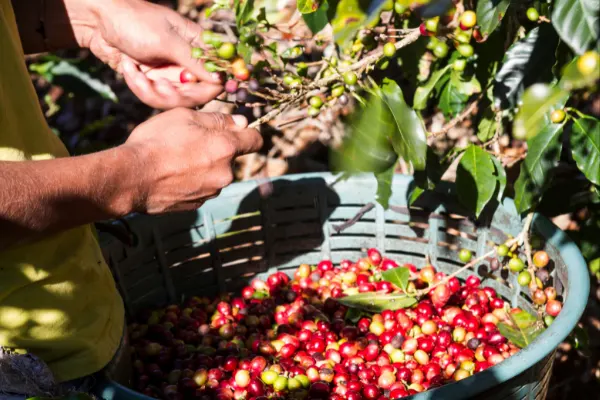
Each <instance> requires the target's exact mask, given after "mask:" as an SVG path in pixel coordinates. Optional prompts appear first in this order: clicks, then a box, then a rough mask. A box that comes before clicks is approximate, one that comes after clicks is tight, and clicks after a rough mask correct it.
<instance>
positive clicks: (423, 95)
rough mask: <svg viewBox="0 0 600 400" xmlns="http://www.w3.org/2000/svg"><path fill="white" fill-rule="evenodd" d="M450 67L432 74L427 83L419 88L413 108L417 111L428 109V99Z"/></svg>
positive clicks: (447, 66)
mask: <svg viewBox="0 0 600 400" xmlns="http://www.w3.org/2000/svg"><path fill="white" fill-rule="evenodd" d="M450 67H451V65H446V66H445V67H444V68H442V69H438V70H437V71H435V72H434V73H432V74H431V77H430V78H429V80H428V81H427V83H425V84H424V85H423V86H419V87H418V88H417V90H416V91H415V98H414V100H413V107H414V109H415V110H424V109H425V107H427V99H429V96H430V95H431V92H433V89H434V88H435V86H436V85H437V83H438V81H439V80H440V79H441V78H442V77H443V76H444V75H446V73H447V72H448V71H449V70H450Z"/></svg>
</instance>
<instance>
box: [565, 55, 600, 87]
mask: <svg viewBox="0 0 600 400" xmlns="http://www.w3.org/2000/svg"><path fill="white" fill-rule="evenodd" d="M578 59H579V57H577V58H576V59H575V60H573V61H572V62H571V63H569V64H567V66H566V67H565V69H564V71H563V73H562V78H561V80H560V83H559V85H560V86H561V87H562V88H564V89H565V90H576V89H581V88H585V87H591V86H592V85H594V84H595V83H596V81H597V80H598V77H599V76H600V64H598V65H597V66H596V71H594V72H592V73H590V74H588V75H583V74H582V73H581V71H580V70H579V68H578V67H577V60H578Z"/></svg>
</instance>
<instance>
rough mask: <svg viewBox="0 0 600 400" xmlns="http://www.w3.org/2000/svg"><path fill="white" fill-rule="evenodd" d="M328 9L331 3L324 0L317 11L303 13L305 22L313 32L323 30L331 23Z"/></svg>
mask: <svg viewBox="0 0 600 400" xmlns="http://www.w3.org/2000/svg"><path fill="white" fill-rule="evenodd" d="M328 11H329V3H328V2H327V1H325V0H324V1H323V2H322V3H321V5H320V6H319V8H318V9H317V11H315V12H313V13H310V14H303V15H302V18H303V19H304V23H305V24H306V26H308V28H309V29H310V31H311V32H312V33H313V34H315V33H319V32H321V31H322V30H323V28H325V27H326V26H327V24H328V23H329V17H328Z"/></svg>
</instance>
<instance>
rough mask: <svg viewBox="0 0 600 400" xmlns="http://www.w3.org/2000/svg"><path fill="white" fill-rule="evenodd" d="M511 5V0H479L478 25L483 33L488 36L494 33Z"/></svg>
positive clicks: (476, 11)
mask: <svg viewBox="0 0 600 400" xmlns="http://www.w3.org/2000/svg"><path fill="white" fill-rule="evenodd" d="M509 5H510V0H479V1H478V2H477V9H476V10H475V13H476V14H477V25H479V30H480V31H481V34H482V35H483V36H484V37H486V36H488V35H489V34H490V33H492V32H493V31H494V30H495V29H496V28H497V27H498V25H500V22H501V21H502V18H504V15H505V14H506V10H507V9H508V6H509Z"/></svg>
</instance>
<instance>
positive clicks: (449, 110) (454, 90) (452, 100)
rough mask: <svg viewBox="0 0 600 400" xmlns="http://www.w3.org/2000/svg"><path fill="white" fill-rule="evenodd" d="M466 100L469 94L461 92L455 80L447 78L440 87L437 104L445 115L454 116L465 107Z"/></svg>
mask: <svg viewBox="0 0 600 400" xmlns="http://www.w3.org/2000/svg"><path fill="white" fill-rule="evenodd" d="M467 100H469V96H467V95H465V94H463V93H461V92H460V90H459V89H458V87H457V86H456V82H455V81H453V80H452V79H449V80H448V83H446V85H445V86H444V87H443V89H442V94H441V96H440V102H439V104H438V105H439V107H440V109H441V110H442V112H443V113H444V115H445V116H446V117H455V116H457V115H458V114H459V113H460V112H461V111H462V110H463V109H464V108H465V104H466V103H467Z"/></svg>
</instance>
